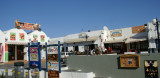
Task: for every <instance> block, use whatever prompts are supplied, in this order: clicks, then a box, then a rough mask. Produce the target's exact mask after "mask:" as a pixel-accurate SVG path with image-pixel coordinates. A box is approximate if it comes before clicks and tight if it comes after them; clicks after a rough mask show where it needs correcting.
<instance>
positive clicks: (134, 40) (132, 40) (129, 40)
mask: <svg viewBox="0 0 160 78" xmlns="http://www.w3.org/2000/svg"><path fill="white" fill-rule="evenodd" d="M145 40H147V38H142V39H132V38H129V39H127V40H126V41H125V43H132V42H139V41H145Z"/></svg>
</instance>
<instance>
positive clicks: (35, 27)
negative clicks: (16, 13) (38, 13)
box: [15, 19, 40, 30]
mask: <svg viewBox="0 0 160 78" xmlns="http://www.w3.org/2000/svg"><path fill="white" fill-rule="evenodd" d="M39 27H40V25H39V24H31V23H24V22H18V20H17V19H16V21H15V28H17V29H24V30H38V29H39Z"/></svg>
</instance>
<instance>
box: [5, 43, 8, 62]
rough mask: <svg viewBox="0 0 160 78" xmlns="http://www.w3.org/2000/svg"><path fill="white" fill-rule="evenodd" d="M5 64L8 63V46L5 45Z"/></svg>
mask: <svg viewBox="0 0 160 78" xmlns="http://www.w3.org/2000/svg"><path fill="white" fill-rule="evenodd" d="M5 62H8V44H6V43H5Z"/></svg>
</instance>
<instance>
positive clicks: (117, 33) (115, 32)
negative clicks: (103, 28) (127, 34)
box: [111, 30, 122, 37]
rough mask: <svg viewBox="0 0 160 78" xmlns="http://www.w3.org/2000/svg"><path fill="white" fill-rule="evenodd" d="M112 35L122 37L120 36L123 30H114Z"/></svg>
mask: <svg viewBox="0 0 160 78" xmlns="http://www.w3.org/2000/svg"><path fill="white" fill-rule="evenodd" d="M111 36H112V37H120V36H122V30H113V31H111Z"/></svg>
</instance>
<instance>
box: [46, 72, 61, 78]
mask: <svg viewBox="0 0 160 78" xmlns="http://www.w3.org/2000/svg"><path fill="white" fill-rule="evenodd" d="M48 78H59V72H58V71H48Z"/></svg>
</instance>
